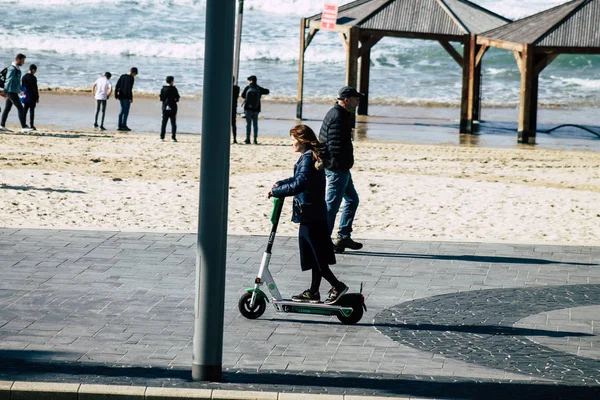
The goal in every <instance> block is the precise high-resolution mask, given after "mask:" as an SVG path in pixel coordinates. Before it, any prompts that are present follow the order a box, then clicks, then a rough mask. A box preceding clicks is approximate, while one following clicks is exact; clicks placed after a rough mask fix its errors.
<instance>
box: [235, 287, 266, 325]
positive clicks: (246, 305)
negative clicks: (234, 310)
mask: <svg viewBox="0 0 600 400" xmlns="http://www.w3.org/2000/svg"><path fill="white" fill-rule="evenodd" d="M251 301H252V293H251V292H247V293H244V294H243V295H242V297H241V298H240V301H239V302H238V308H239V309H240V314H242V315H243V316H244V317H246V318H248V319H256V318H258V317H260V316H261V315H263V314H264V312H265V310H266V309H267V301H266V300H265V298H264V297H262V296H257V297H256V300H255V301H254V307H250V302H251Z"/></svg>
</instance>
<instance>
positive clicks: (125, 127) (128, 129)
mask: <svg viewBox="0 0 600 400" xmlns="http://www.w3.org/2000/svg"><path fill="white" fill-rule="evenodd" d="M123 129H124V130H126V131H127V132H129V131H131V128H129V127H128V126H124V127H123Z"/></svg>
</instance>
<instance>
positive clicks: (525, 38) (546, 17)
mask: <svg viewBox="0 0 600 400" xmlns="http://www.w3.org/2000/svg"><path fill="white" fill-rule="evenodd" d="M586 1H589V0H573V1H571V2H568V3H565V4H561V5H559V6H557V7H554V8H551V9H549V10H546V11H542V12H540V13H538V14H534V15H531V16H529V17H526V18H523V19H520V20H518V21H515V22H512V23H510V24H507V25H504V26H501V27H498V28H495V29H492V30H490V31H487V32H483V33H482V34H481V35H480V36H481V37H485V38H489V39H494V40H497V41H504V42H512V43H523V44H534V43H536V41H538V40H539V39H540V38H541V37H544V36H545V35H546V34H547V33H548V31H550V30H552V29H553V28H555V27H556V26H557V25H558V24H560V22H561V21H562V20H563V19H564V18H566V17H567V16H569V15H570V14H571V12H572V11H573V10H575V9H576V8H577V7H578V6H579V5H581V3H584V2H586ZM594 1H596V0H594Z"/></svg>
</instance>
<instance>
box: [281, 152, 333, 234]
mask: <svg viewBox="0 0 600 400" xmlns="http://www.w3.org/2000/svg"><path fill="white" fill-rule="evenodd" d="M272 191H273V196H275V197H287V196H294V206H293V214H292V221H293V222H296V223H311V222H316V221H327V205H326V204H325V172H324V171H323V170H320V171H319V170H317V169H316V168H315V162H314V161H313V159H312V151H310V150H308V151H306V152H305V153H304V154H302V156H300V158H299V159H298V162H296V164H295V165H294V176H293V177H292V178H288V179H284V180H282V181H279V182H277V186H275V187H273V189H272Z"/></svg>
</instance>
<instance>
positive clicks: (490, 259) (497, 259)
mask: <svg viewBox="0 0 600 400" xmlns="http://www.w3.org/2000/svg"><path fill="white" fill-rule="evenodd" d="M344 255H348V256H352V255H355V256H369V257H389V258H415V259H424V260H447V261H469V262H480V263H494V264H561V265H579V266H595V265H599V264H588V263H578V262H566V261H552V260H544V259H542V258H522V257H503V256H468V255H446V254H409V253H386V252H378V251H349V252H344Z"/></svg>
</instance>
